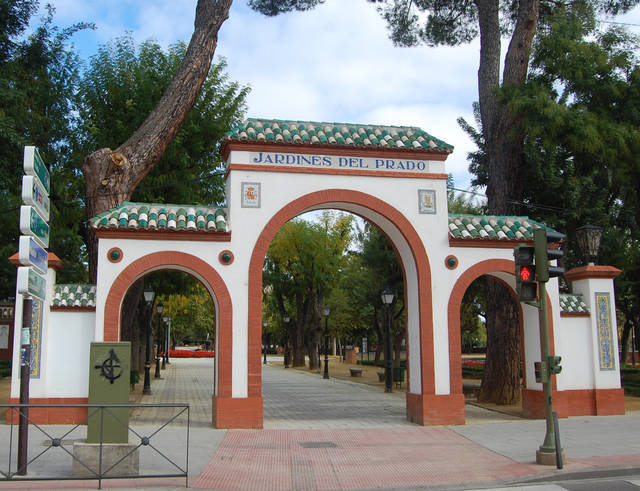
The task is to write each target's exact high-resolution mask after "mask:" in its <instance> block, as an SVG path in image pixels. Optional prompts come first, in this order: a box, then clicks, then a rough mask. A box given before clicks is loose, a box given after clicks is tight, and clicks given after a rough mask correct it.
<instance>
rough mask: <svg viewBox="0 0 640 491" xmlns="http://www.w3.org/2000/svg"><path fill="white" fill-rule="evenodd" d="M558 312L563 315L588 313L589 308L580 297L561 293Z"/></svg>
mask: <svg viewBox="0 0 640 491" xmlns="http://www.w3.org/2000/svg"><path fill="white" fill-rule="evenodd" d="M560 312H563V313H565V314H575V313H579V312H581V313H582V312H584V313H589V307H587V304H586V303H584V300H583V298H582V295H577V294H571V293H561V294H560Z"/></svg>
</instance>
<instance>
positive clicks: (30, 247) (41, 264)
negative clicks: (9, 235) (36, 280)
mask: <svg viewBox="0 0 640 491" xmlns="http://www.w3.org/2000/svg"><path fill="white" fill-rule="evenodd" d="M18 259H19V260H20V264H22V265H23V266H33V267H34V268H35V269H36V271H38V272H39V273H42V274H46V273H47V266H48V265H49V254H48V253H47V251H46V250H44V249H43V248H42V247H40V245H39V244H38V243H37V242H36V241H35V240H34V238H33V237H29V236H28V235H21V236H20V249H19V250H18Z"/></svg>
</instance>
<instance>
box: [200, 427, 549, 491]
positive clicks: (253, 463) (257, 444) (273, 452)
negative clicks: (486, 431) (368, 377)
mask: <svg viewBox="0 0 640 491" xmlns="http://www.w3.org/2000/svg"><path fill="white" fill-rule="evenodd" d="M463 462H464V465H461V463H463ZM536 472H538V469H536V467H535V466H530V465H525V464H520V463H518V462H515V461H513V460H511V459H509V458H506V457H503V456H502V455H499V454H497V453H495V452H492V451H490V450H487V449H486V448H484V447H482V446H480V445H478V444H476V443H473V442H471V441H470V440H468V439H466V438H464V437H462V436H460V435H458V434H457V433H455V432H454V431H452V430H450V429H448V428H443V427H430V428H425V427H412V428H377V429H362V430H353V429H346V430H262V431H260V430H245V431H238V430H236V431H230V432H228V433H227V436H226V438H225V439H224V441H223V443H222V445H221V446H220V447H219V448H218V451H217V452H216V454H215V456H214V458H213V460H212V461H211V462H210V463H209V465H208V466H207V467H206V468H205V470H204V472H202V474H200V476H199V477H198V479H197V480H196V481H195V482H194V483H192V487H195V488H204V489H225V490H247V489H251V490H256V491H257V490H273V491H275V490H287V489H295V490H307V489H372V488H397V487H412V486H424V485H425V484H428V485H429V486H438V485H444V484H448V485H456V484H462V483H467V484H469V483H478V484H481V483H487V482H495V481H501V480H505V479H513V478H518V477H523V476H527V475H535V474H536Z"/></svg>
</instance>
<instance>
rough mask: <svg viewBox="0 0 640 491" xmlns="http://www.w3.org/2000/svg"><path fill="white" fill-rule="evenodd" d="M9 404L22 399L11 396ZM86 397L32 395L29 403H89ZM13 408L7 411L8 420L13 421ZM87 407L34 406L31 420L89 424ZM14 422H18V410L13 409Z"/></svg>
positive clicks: (61, 423)
mask: <svg viewBox="0 0 640 491" xmlns="http://www.w3.org/2000/svg"><path fill="white" fill-rule="evenodd" d="M7 402H8V404H20V399H18V398H16V397H10V398H9V400H8V401H7ZM88 403H89V399H87V398H86V397H32V398H30V399H29V404H88ZM11 412H12V411H11V410H9V411H7V415H6V418H5V419H6V422H7V424H10V423H11ZM87 415H88V411H87V408H86V407H32V408H29V422H30V423H35V424H40V425H77V424H83V425H86V424H87ZM13 424H18V411H17V409H16V410H14V411H13Z"/></svg>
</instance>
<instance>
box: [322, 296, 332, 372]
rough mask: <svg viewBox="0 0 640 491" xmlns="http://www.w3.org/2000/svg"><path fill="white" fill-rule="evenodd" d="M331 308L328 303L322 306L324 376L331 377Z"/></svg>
mask: <svg viewBox="0 0 640 491" xmlns="http://www.w3.org/2000/svg"><path fill="white" fill-rule="evenodd" d="M330 313H331V309H330V308H329V306H328V305H325V306H324V307H322V315H324V374H323V375H322V378H329V314H330Z"/></svg>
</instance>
